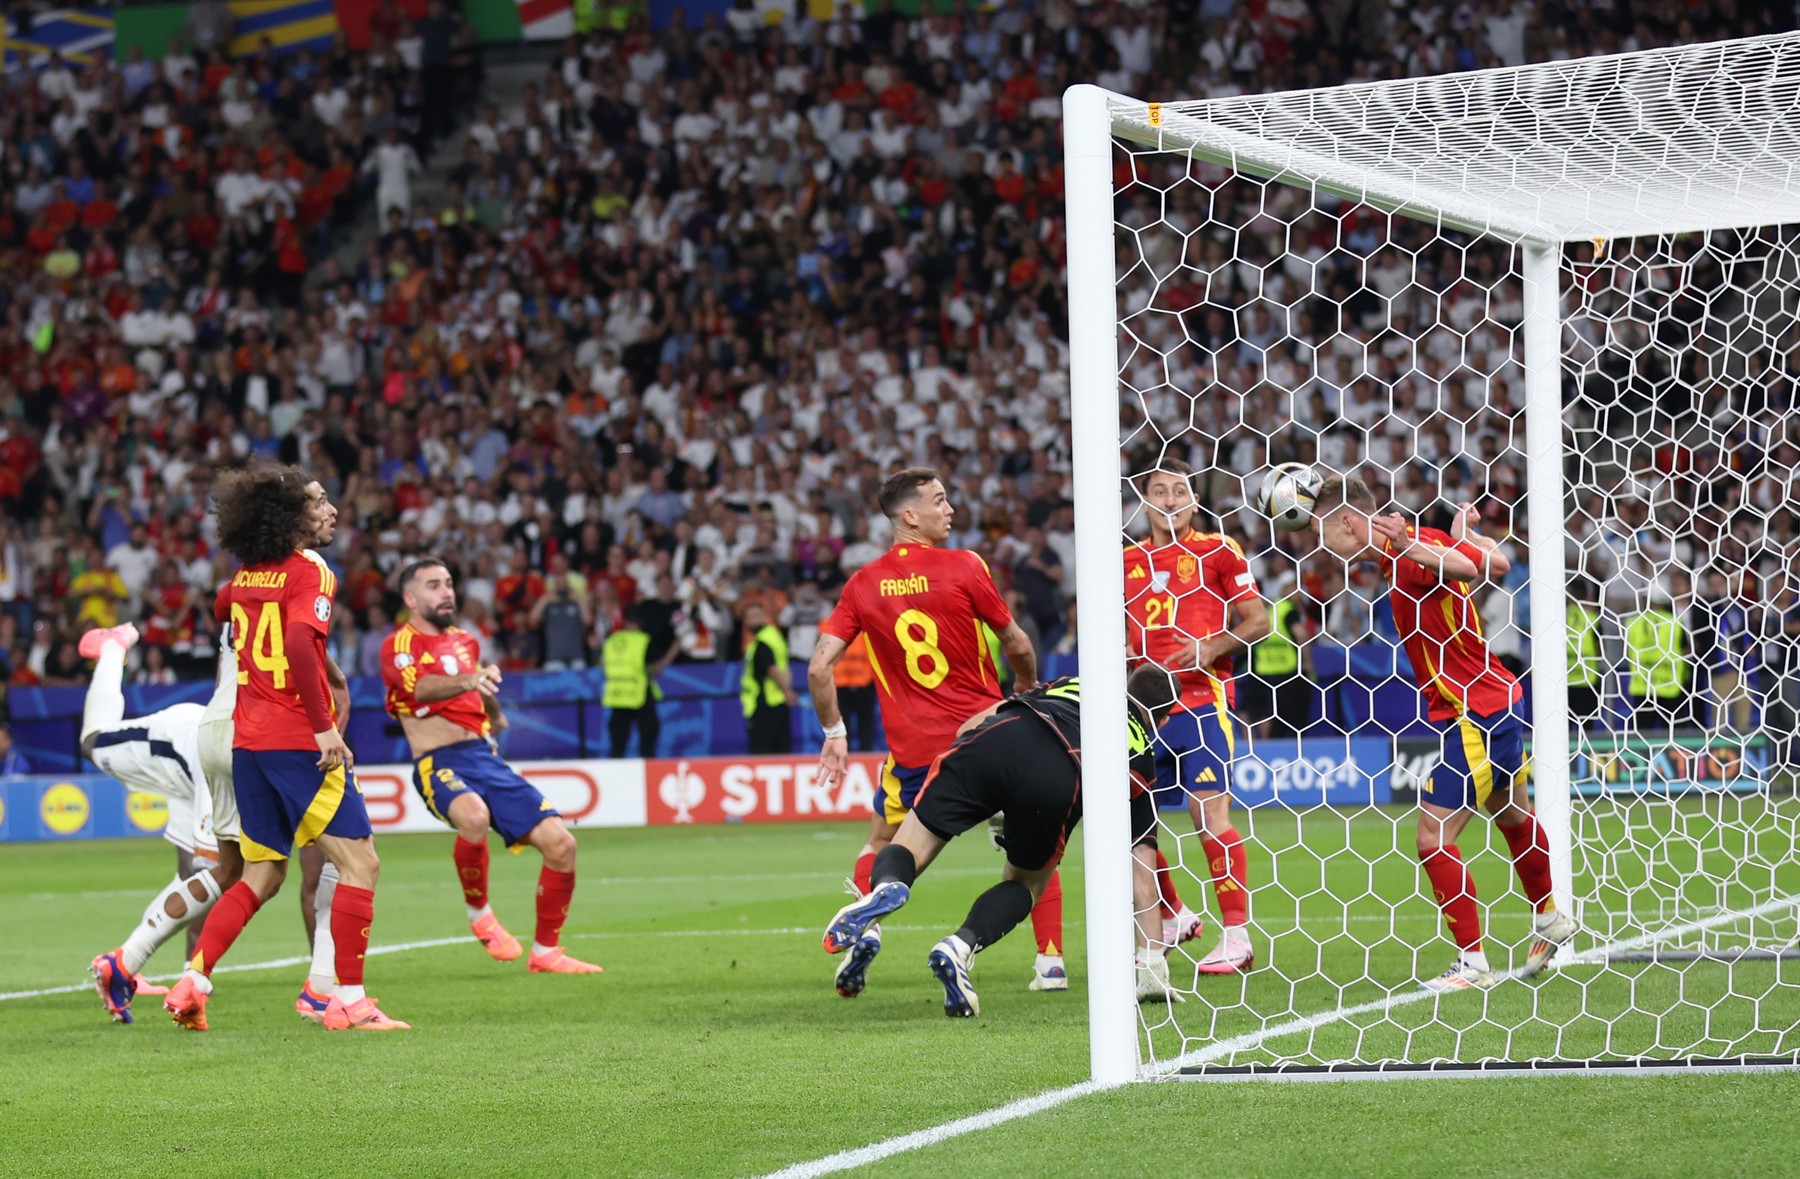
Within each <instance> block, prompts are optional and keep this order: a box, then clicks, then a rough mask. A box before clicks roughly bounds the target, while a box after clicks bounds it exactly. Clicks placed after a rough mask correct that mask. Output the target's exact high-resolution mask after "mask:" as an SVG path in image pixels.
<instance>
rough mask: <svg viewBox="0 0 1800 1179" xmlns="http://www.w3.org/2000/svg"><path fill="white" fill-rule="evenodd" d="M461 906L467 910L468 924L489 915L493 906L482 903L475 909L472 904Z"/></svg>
mask: <svg viewBox="0 0 1800 1179" xmlns="http://www.w3.org/2000/svg"><path fill="white" fill-rule="evenodd" d="M463 908H465V909H467V910H468V911H469V924H470V925H473V924H475V923H476V922H477V921H480V920H481V919H482V918H483V917H488V916H491V915H492V914H493V912H494V906H492V905H483V906H481V908H479V909H477V908H476V907H475V906H474V905H464V906H463Z"/></svg>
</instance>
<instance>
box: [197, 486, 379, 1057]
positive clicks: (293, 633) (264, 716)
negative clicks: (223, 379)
mask: <svg viewBox="0 0 1800 1179" xmlns="http://www.w3.org/2000/svg"><path fill="white" fill-rule="evenodd" d="M213 510H214V513H215V515H216V516H217V518H218V526H219V543H220V544H221V545H222V546H223V547H224V548H225V549H226V550H228V551H229V552H231V553H232V555H234V556H235V557H237V559H238V560H239V561H241V562H242V566H241V567H240V568H239V569H238V570H237V571H236V572H235V573H234V574H233V575H232V578H231V580H230V581H229V582H227V583H226V585H225V588H224V589H222V590H221V591H220V592H219V597H218V601H217V603H216V604H215V607H214V616H215V617H216V618H217V619H218V620H219V621H220V622H228V623H229V624H230V626H231V633H232V641H233V645H234V646H235V648H236V652H237V667H238V672H237V677H238V697H237V704H236V707H235V710H234V713H233V730H234V734H235V735H234V737H233V741H232V779H233V785H234V790H235V794H236V798H237V808H238V815H239V822H240V827H241V839H240V842H241V845H242V849H243V855H244V861H245V863H244V874H243V879H242V880H240V881H238V883H237V884H235V885H233V886H232V887H231V888H230V889H228V890H227V891H226V892H225V894H224V895H223V896H221V897H220V898H219V900H218V901H217V902H216V903H215V904H214V906H213V910H212V912H211V913H210V914H208V916H207V921H206V927H205V929H203V930H202V931H201V934H200V943H199V945H198V947H197V948H196V950H195V952H194V956H193V959H192V961H190V962H189V964H188V969H187V970H186V971H185V972H183V974H182V976H181V978H180V980H179V981H177V982H176V984H175V986H174V988H173V989H172V990H171V991H170V992H169V994H168V995H167V996H166V997H165V998H164V999H163V1006H164V1008H166V1009H167V1010H168V1012H169V1014H170V1015H171V1016H172V1017H173V1018H174V1020H175V1022H176V1023H178V1024H180V1025H181V1026H183V1027H186V1028H191V1029H193V1030H195V1031H205V1030H206V1026H207V1023H206V1004H207V1000H208V998H209V997H210V995H211V994H212V980H211V974H212V972H213V970H214V969H215V968H216V967H217V966H218V964H219V959H220V958H221V957H223V956H224V954H225V953H226V951H228V950H229V949H230V948H231V945H232V943H233V942H235V941H236V940H237V938H238V935H239V934H241V933H242V932H243V930H244V926H245V925H246V924H247V923H248V922H249V921H250V919H251V918H252V917H254V916H255V915H256V911H257V910H258V909H259V908H261V907H262V905H263V904H264V902H266V901H267V900H268V899H269V898H270V897H272V896H274V895H275V893H276V892H277V891H278V890H279V889H280V888H281V884H282V881H283V880H284V879H285V878H286V876H287V862H288V855H289V853H290V852H291V851H292V849H293V846H294V844H295V843H299V844H300V845H301V846H303V847H304V846H306V845H308V844H312V843H317V844H318V845H319V846H320V848H321V849H323V851H324V852H325V856H326V858H327V859H328V860H329V861H330V863H331V864H332V865H333V866H334V867H336V869H337V871H338V883H337V886H336V890H335V892H334V895H333V897H332V902H331V921H330V926H331V933H332V937H333V943H334V946H335V955H336V975H337V988H336V991H335V992H334V993H333V995H332V996H331V999H330V1001H329V1003H328V1004H327V1005H326V1008H325V1012H324V1015H323V1018H322V1023H323V1024H324V1026H325V1027H326V1028H327V1029H328V1030H331V1031H344V1030H352V1029H353V1030H361V1031H388V1030H392V1029H399V1028H406V1027H407V1026H408V1025H407V1024H404V1023H401V1022H399V1021H398V1020H394V1019H390V1018H389V1017H388V1016H387V1015H385V1014H383V1013H382V1012H381V1010H380V1009H379V1008H377V1007H376V1006H375V1001H374V1000H373V999H370V998H369V997H368V995H367V994H366V993H365V992H364V990H363V957H364V954H365V952H366V951H367V949H368V945H369V929H370V926H371V924H372V923H373V921H374V916H375V882H376V877H377V874H378V872H379V870H380V862H379V860H378V859H377V858H376V855H375V839H374V835H373V834H372V832H371V829H370V827H369V815H368V812H367V811H366V810H365V809H364V807H363V801H362V791H361V789H360V788H359V787H358V786H357V785H356V779H355V777H354V776H353V774H352V772H351V768H352V765H353V764H354V761H355V759H354V757H353V755H352V754H351V752H350V747H349V746H348V745H346V744H345V743H344V738H343V735H342V734H341V733H339V731H338V727H337V719H336V711H337V709H336V705H335V703H334V701H333V699H332V693H331V687H330V684H329V682H328V679H327V671H326V667H327V662H328V661H327V658H326V655H325V637H326V634H327V633H328V631H329V630H330V627H331V611H332V597H333V595H334V594H335V592H336V589H337V577H336V576H335V575H334V574H333V573H332V572H331V570H330V569H329V568H327V567H326V565H325V562H324V561H323V560H321V559H320V558H319V557H318V555H317V554H315V553H313V552H311V551H310V550H308V549H305V548H303V547H302V546H303V545H305V544H308V543H328V542H329V541H330V539H331V535H332V531H333V529H334V528H335V526H336V521H337V509H336V508H334V507H333V506H332V504H331V501H330V499H328V498H327V497H326V495H325V490H324V488H322V487H320V486H319V484H318V482H317V481H315V480H313V479H310V478H308V477H307V476H306V475H305V474H304V473H302V472H301V471H299V470H297V469H295V468H293V467H289V466H259V467H251V468H249V469H246V470H242V471H234V472H230V473H228V474H227V475H225V476H224V477H223V478H221V479H220V481H219V483H218V485H217V487H216V488H215V491H214V509H213Z"/></svg>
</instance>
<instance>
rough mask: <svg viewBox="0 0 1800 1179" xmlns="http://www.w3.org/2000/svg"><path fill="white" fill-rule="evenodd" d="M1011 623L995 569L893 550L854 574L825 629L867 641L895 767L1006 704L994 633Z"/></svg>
mask: <svg viewBox="0 0 1800 1179" xmlns="http://www.w3.org/2000/svg"><path fill="white" fill-rule="evenodd" d="M984 622H985V623H987V624H988V625H989V626H991V627H993V628H994V629H995V630H996V631H998V630H1004V629H1005V628H1006V627H1008V626H1010V625H1011V624H1012V611H1010V610H1008V609H1007V608H1006V603H1005V602H1004V601H1002V600H1001V598H1000V591H999V590H998V589H996V588H995V587H994V579H993V576H992V575H991V574H989V573H988V568H987V564H986V563H985V562H983V561H982V559H981V558H980V557H978V556H976V555H975V554H974V553H971V552H966V551H963V550H961V549H938V548H932V547H931V546H930V545H923V544H914V543H911V542H908V543H906V544H900V545H895V546H894V547H893V548H891V549H889V550H888V551H887V552H885V553H883V554H882V555H881V556H880V557H877V558H876V559H875V560H873V561H871V562H869V563H868V564H867V565H864V566H863V567H862V568H861V569H858V570H857V571H856V572H855V573H853V574H852V575H851V576H850V580H849V581H848V582H846V583H845V585H844V592H843V595H842V596H841V597H839V598H838V604H837V609H835V610H833V611H832V612H831V617H829V618H827V619H826V620H825V622H824V623H823V624H822V625H821V626H820V627H819V629H820V630H821V631H823V632H824V633H826V634H828V635H832V636H834V637H836V638H839V639H842V640H843V641H844V642H845V643H854V642H855V641H856V636H857V635H859V634H864V635H867V636H869V665H870V667H871V668H872V669H873V670H874V672H875V688H876V691H877V692H878V693H879V694H880V696H881V727H882V729H883V731H884V732H886V734H887V741H888V752H889V753H891V754H893V756H894V762H895V763H896V764H897V765H901V766H907V767H911V768H919V767H923V766H928V765H930V764H931V763H932V762H933V761H934V760H935V759H936V758H937V756H938V754H940V753H942V752H944V750H946V749H948V748H950V743H951V742H952V741H954V740H955V739H956V730H957V728H958V727H959V726H961V724H962V723H963V722H964V721H965V720H968V719H969V718H970V717H971V716H974V715H975V714H976V713H978V712H980V711H981V710H982V709H984V708H986V707H988V706H989V705H990V704H993V703H995V702H996V701H998V700H999V699H1000V683H999V679H998V676H997V673H996V671H995V668H994V664H993V660H992V656H990V655H989V653H988V645H987V635H986V634H985V633H984V632H983V631H982V629H981V624H982V623H984Z"/></svg>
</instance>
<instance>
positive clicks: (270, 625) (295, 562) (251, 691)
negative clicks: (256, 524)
mask: <svg viewBox="0 0 1800 1179" xmlns="http://www.w3.org/2000/svg"><path fill="white" fill-rule="evenodd" d="M336 594H337V575H336V574H334V573H333V572H332V571H331V570H330V569H329V568H328V567H327V566H326V564H325V561H324V559H323V558H321V557H320V556H318V554H316V553H313V552H310V551H300V550H296V551H294V552H293V553H290V554H289V555H288V556H286V557H283V558H282V559H281V560H279V561H270V562H268V563H266V564H262V565H245V566H243V567H242V568H240V569H239V570H238V571H237V572H236V573H234V574H232V576H231V580H230V581H229V582H227V583H226V584H225V588H224V589H222V590H220V591H219V597H218V601H217V602H216V603H215V605H214V608H213V614H214V617H216V618H217V619H218V620H219V621H221V622H224V621H227V620H229V621H230V623H231V645H232V646H233V647H234V648H235V649H236V650H237V668H238V672H237V678H238V694H237V709H236V711H235V712H233V713H232V722H233V728H234V730H235V732H234V734H233V736H232V741H231V743H232V747H233V748H235V749H258V750H266V749H304V750H308V751H314V750H317V749H318V742H317V741H316V740H315V739H314V737H313V727H312V725H311V723H310V722H308V721H307V719H306V707H305V705H303V704H302V703H301V702H300V691H301V688H302V686H305V687H307V689H308V690H309V691H310V692H316V693H317V694H318V696H322V697H324V699H325V700H326V701H327V704H326V707H327V708H328V709H330V710H331V712H332V716H333V719H334V720H335V719H336V713H337V707H336V705H335V704H332V703H330V701H331V689H330V686H329V685H328V684H327V682H326V679H325V636H326V635H327V634H328V633H330V631H331V603H332V598H333V597H334V596H336ZM290 622H299V623H304V624H305V625H306V626H307V627H308V628H309V629H310V630H312V631H314V632H315V633H316V636H317V637H316V638H314V639H313V640H312V641H314V642H317V643H318V649H317V650H318V658H317V659H316V660H314V661H313V662H314V663H315V664H316V666H317V670H316V671H315V672H314V675H316V676H317V679H316V681H315V682H314V683H312V684H311V685H301V684H299V683H297V682H296V681H297V679H298V674H299V673H298V672H297V671H296V669H295V668H294V667H293V666H292V664H291V662H290V660H289V652H288V649H287V628H288V624H289V623H290ZM316 698H317V697H315V699H316Z"/></svg>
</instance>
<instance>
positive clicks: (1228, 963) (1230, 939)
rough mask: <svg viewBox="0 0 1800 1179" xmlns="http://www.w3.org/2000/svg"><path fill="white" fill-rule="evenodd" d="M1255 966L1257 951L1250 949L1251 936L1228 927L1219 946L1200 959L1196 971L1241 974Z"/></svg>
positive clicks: (1220, 938) (1221, 936) (1221, 937)
mask: <svg viewBox="0 0 1800 1179" xmlns="http://www.w3.org/2000/svg"><path fill="white" fill-rule="evenodd" d="M1255 965H1256V951H1255V950H1253V949H1251V948H1250V935H1249V934H1247V933H1245V932H1244V931H1243V930H1242V929H1233V928H1231V927H1229V926H1227V927H1226V929H1225V932H1224V933H1223V934H1221V935H1220V936H1219V944H1218V945H1216V946H1214V947H1213V950H1212V953H1210V954H1208V955H1207V956H1206V957H1204V958H1202V959H1200V964H1199V966H1197V967H1196V968H1195V969H1196V970H1197V971H1198V972H1199V973H1201V974H1241V973H1243V972H1245V971H1247V970H1249V969H1250V968H1251V967H1252V966H1255Z"/></svg>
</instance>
